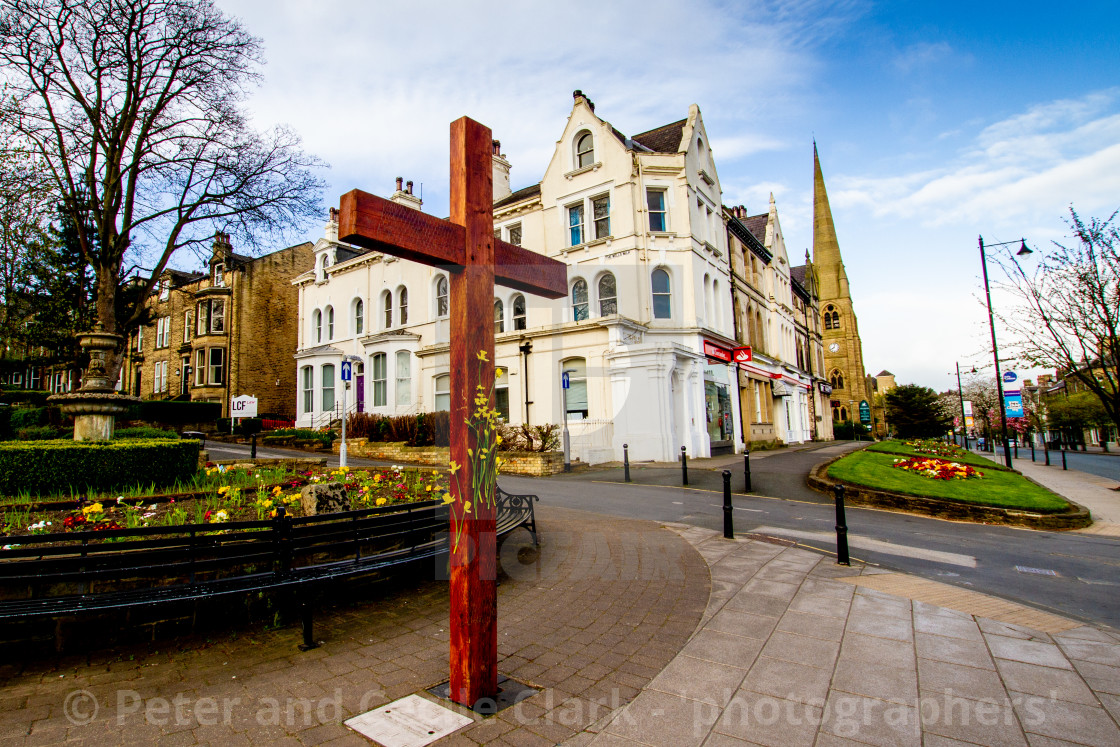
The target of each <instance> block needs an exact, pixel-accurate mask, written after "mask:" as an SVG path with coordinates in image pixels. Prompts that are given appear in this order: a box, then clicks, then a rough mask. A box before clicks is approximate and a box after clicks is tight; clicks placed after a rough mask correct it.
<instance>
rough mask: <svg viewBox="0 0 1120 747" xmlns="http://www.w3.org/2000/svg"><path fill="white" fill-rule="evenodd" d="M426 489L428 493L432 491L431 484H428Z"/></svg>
mask: <svg viewBox="0 0 1120 747" xmlns="http://www.w3.org/2000/svg"><path fill="white" fill-rule="evenodd" d="M426 490H427V491H428V492H429V493H430V492H432V486H431V485H429V486H428V487H427V488H426Z"/></svg>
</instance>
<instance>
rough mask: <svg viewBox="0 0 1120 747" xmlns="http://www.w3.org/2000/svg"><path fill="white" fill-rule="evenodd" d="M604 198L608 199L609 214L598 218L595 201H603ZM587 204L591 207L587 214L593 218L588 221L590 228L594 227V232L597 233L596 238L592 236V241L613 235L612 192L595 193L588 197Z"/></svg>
mask: <svg viewBox="0 0 1120 747" xmlns="http://www.w3.org/2000/svg"><path fill="white" fill-rule="evenodd" d="M603 200H606V204H607V214H606V215H605V216H603V217H601V218H596V217H595V203H597V202H601V201H603ZM587 206H588V207H589V208H590V209H589V210H588V211H587V215H589V216H591V220H590V221H588V224H587V225H588V228H591V229H594V230H593V233H594V234H595V236H594V238H592V239H591V240H592V241H598V240H600V239H607V238H610V235H611V193H610V192H604V193H603V194H598V195H595V196H593V197H589V198H588V199H587Z"/></svg>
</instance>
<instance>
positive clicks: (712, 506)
mask: <svg viewBox="0 0 1120 747" xmlns="http://www.w3.org/2000/svg"><path fill="white" fill-rule="evenodd" d="M708 507H709V508H723V506H722V505H720V504H717V503H709V504H708ZM732 508H734V509H735V510H736V511H753V512H754V513H756V514H764V513H766V512H765V511H763V510H762V509H761V508H743V507H742V506H732Z"/></svg>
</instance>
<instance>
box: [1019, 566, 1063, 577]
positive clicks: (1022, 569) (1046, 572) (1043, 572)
mask: <svg viewBox="0 0 1120 747" xmlns="http://www.w3.org/2000/svg"><path fill="white" fill-rule="evenodd" d="M1015 570H1017V571H1019V573H1033V574H1035V575H1036V576H1057V575H1058V572H1057V571H1052V570H1050V569H1049V568H1030V567H1028V566H1025V565H1017V566H1015Z"/></svg>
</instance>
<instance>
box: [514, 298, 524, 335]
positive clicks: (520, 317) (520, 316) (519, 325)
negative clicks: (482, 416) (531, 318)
mask: <svg viewBox="0 0 1120 747" xmlns="http://www.w3.org/2000/svg"><path fill="white" fill-rule="evenodd" d="M513 328H514V329H525V296H523V295H521V294H520V293H518V294H517V295H516V296H514V297H513Z"/></svg>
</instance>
